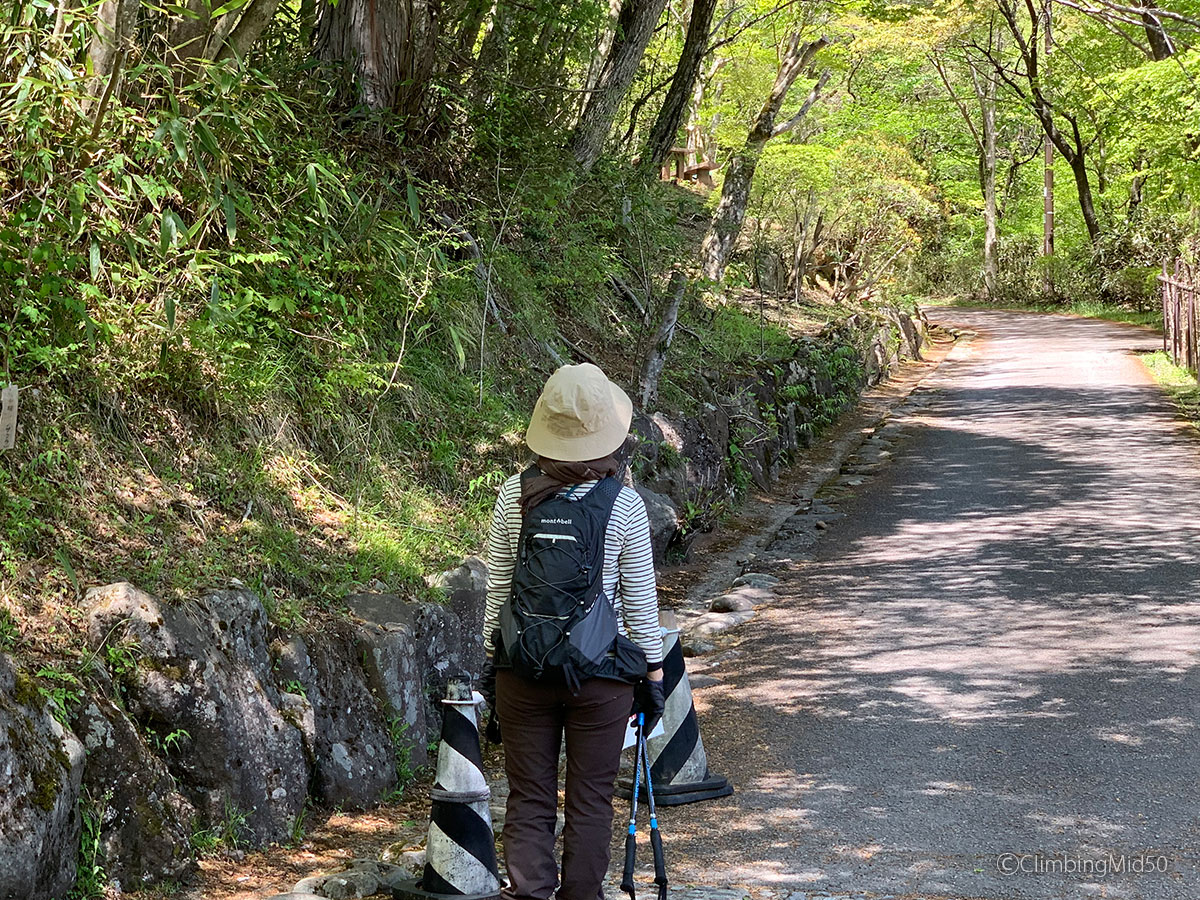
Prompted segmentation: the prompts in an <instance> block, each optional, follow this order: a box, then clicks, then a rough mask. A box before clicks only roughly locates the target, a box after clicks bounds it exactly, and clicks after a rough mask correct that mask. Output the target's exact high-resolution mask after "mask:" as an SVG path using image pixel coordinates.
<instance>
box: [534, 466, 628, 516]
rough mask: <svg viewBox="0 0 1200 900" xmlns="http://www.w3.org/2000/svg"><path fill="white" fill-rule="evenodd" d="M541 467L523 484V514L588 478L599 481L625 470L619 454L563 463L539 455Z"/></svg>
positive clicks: (588, 479)
mask: <svg viewBox="0 0 1200 900" xmlns="http://www.w3.org/2000/svg"><path fill="white" fill-rule="evenodd" d="M618 452H619V451H618ZM537 467H538V470H539V471H540V472H541V474H540V475H538V476H536V477H534V478H530V479H529V480H527V481H524V482H522V484H521V515H525V513H527V512H529V510H531V509H533V508H534V507H535V506H537V505H538V504H539V503H541V502H542V501H543V500H545V499H546V498H548V497H552V496H554V495H555V494H557V493H558V492H559V491H561V490H562V489H563V488H565V487H569V486H571V485H573V484H582V483H583V482H585V481H599V480H600V479H601V478H606V477H607V476H609V475H616V474H617V473H618V472H620V471H621V463H620V462H619V461H618V460H617V457H616V454H609V455H608V456H604V457H601V458H600V459H589V460H587V461H586V462H562V461H560V460H557V459H546V458H545V457H541V456H539V457H538V459H537Z"/></svg>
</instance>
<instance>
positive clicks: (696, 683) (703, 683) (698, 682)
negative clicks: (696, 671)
mask: <svg viewBox="0 0 1200 900" xmlns="http://www.w3.org/2000/svg"><path fill="white" fill-rule="evenodd" d="M720 683H721V679H720V678H714V677H713V676H711V675H688V685H689V686H690V687H692V688H705V687H712V686H713V685H714V684H720Z"/></svg>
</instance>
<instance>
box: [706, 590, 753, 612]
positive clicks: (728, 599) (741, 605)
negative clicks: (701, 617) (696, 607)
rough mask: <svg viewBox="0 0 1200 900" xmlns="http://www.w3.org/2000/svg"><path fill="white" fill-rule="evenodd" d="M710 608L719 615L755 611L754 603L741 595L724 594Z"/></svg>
mask: <svg viewBox="0 0 1200 900" xmlns="http://www.w3.org/2000/svg"><path fill="white" fill-rule="evenodd" d="M708 608H709V610H710V611H712V612H717V613H730V612H745V611H746V610H748V609H754V601H753V600H751V599H750V598H749V597H746V596H744V595H741V594H722V595H721V596H720V597H717V598H716V599H715V600H713V602H712V603H711V604H710V605H709V607H708Z"/></svg>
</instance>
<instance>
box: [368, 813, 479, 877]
mask: <svg viewBox="0 0 1200 900" xmlns="http://www.w3.org/2000/svg"><path fill="white" fill-rule="evenodd" d="M492 814H493V817H494V816H495V810H493V812H492ZM380 860H381V861H382V862H385V863H389V864H391V865H393V866H395V867H396V868H398V869H400V870H401V871H402V872H404V874H405V875H406V876H407V877H412V876H413V875H418V874H420V873H421V872H423V871H424V870H425V851H424V850H418V849H415V848H413V847H412V846H411V845H408V844H392V845H391V846H390V847H385V848H384V851H383V853H382V854H380Z"/></svg>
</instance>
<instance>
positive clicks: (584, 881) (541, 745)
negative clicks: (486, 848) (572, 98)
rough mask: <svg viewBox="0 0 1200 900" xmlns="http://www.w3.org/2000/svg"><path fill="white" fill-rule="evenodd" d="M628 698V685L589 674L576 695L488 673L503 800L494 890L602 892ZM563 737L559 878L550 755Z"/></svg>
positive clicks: (534, 894)
mask: <svg viewBox="0 0 1200 900" xmlns="http://www.w3.org/2000/svg"><path fill="white" fill-rule="evenodd" d="M632 705H633V687H632V686H630V685H628V684H622V683H620V682H617V681H606V680H604V679H600V678H591V679H589V680H587V681H585V682H584V683H583V685H582V686H581V687H580V690H579V693H578V694H577V695H572V694H571V691H570V690H569V689H568V688H567V687H566V686H565V685H549V684H541V683H538V682H533V681H529V680H526V679H524V678H522V677H520V676H519V675H514V674H513V673H512V672H511V671H508V670H504V669H502V670H500V671H499V672H497V674H496V709H497V712H498V713H499V714H500V730H501V734H502V737H503V740H504V768H505V771H506V772H507V774H508V786H509V794H508V807H507V809H506V811H505V816H504V833H503V838H504V857H505V860H506V862H507V865H508V881H509V883H508V885H507V886H506V887H505V888H504V890H503V892H502V893H501V897H502V898H503V900H548V898H549V897H550V895H551V893H553V892H554V889H555V887H556V886H558V894H557V900H597V898H602V897H603V896H604V894H603V883H604V876H605V873H607V871H608V861H609V854H610V845H611V843H612V820H613V805H612V798H613V787H614V783H615V781H616V777H617V768H618V766H619V765H620V761H621V744H622V743H623V742H624V735H625V726H626V723H627V722H628V721H629V710H630V707H631V706H632ZM564 734H565V735H566V739H567V782H566V803H565V807H564V815H565V818H566V827H565V828H564V830H563V859H562V882H561V885H560V884H559V879H558V867H557V866H556V865H555V860H554V823H555V819H556V817H557V812H558V755H559V748H560V747H561V746H562V740H563V736H564Z"/></svg>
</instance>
